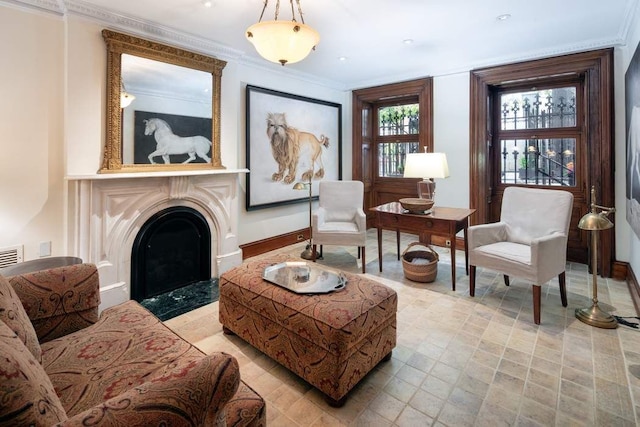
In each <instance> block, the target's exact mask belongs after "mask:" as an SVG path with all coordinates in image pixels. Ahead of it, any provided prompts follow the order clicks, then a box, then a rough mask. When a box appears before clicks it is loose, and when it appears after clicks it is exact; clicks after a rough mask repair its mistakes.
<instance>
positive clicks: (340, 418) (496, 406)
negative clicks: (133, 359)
mask: <svg viewBox="0 0 640 427" xmlns="http://www.w3.org/2000/svg"><path fill="white" fill-rule="evenodd" d="M383 240H384V241H383V273H378V259H377V243H376V242H377V239H376V231H375V229H372V230H370V234H369V239H368V245H367V276H368V277H369V278H371V279H372V280H378V281H380V282H382V283H384V284H386V285H388V286H390V287H392V288H393V289H395V290H396V291H397V293H398V313H397V319H398V344H397V347H396V348H395V349H394V351H393V357H392V359H391V361H389V362H386V363H384V362H383V363H382V364H380V365H379V366H378V367H377V368H376V369H375V370H373V371H372V372H371V373H370V374H369V375H368V376H366V377H365V378H364V379H363V380H362V381H361V382H360V384H358V386H356V388H354V389H353V390H352V391H351V393H350V395H349V398H348V400H347V403H346V405H345V406H344V407H342V408H332V407H329V406H328V405H327V404H326V403H325V402H324V400H323V398H322V396H321V394H320V393H319V392H318V391H317V390H315V389H313V388H312V387H310V386H309V385H308V384H307V383H305V382H304V381H303V380H301V379H300V378H298V377H296V376H295V375H293V374H291V373H290V372H288V371H287V370H286V369H285V368H283V367H281V366H280V365H278V364H277V363H276V362H274V361H273V360H271V359H270V358H269V357H267V356H266V355H264V354H262V353H261V352H259V351H257V350H255V349H253V348H252V347H250V346H249V345H248V344H246V343H245V342H243V341H242V340H241V339H239V338H237V337H228V336H225V335H223V334H222V327H221V325H220V323H219V322H218V303H217V302H216V303H213V304H209V305H207V306H204V307H201V308H199V309H197V310H194V311H192V312H189V313H186V314H183V315H181V316H179V317H176V318H174V319H171V320H168V321H166V322H165V323H166V324H167V325H168V326H169V327H171V328H172V329H174V330H175V331H176V332H178V333H179V334H180V335H182V336H183V337H184V338H186V339H187V340H189V341H190V342H192V343H193V344H194V345H196V346H197V347H199V348H200V349H201V350H203V351H204V352H207V353H209V352H213V351H226V352H228V353H230V354H232V355H234V356H235V357H236V358H237V359H238V362H239V364H240V372H241V375H242V378H243V379H244V381H246V382H247V383H248V384H250V385H251V386H252V387H253V388H254V389H255V390H256V391H258V392H259V393H260V394H261V395H262V396H263V397H264V398H265V400H266V402H267V414H268V415H267V417H268V424H269V425H270V426H278V427H279V426H360V425H361V426H426V425H434V426H471V425H477V426H485V425H486V426H492V427H495V426H501V425H505V426H506V425H518V426H554V425H555V426H583V425H586V426H589V425H597V426H614V425H615V426H627V425H628V426H634V425H637V423H638V422H640V417H639V415H640V379H639V378H640V339H638V338H640V335H638V334H639V333H640V331H639V330H636V329H633V328H629V327H619V328H618V329H614V330H606V329H598V328H594V327H591V326H588V325H585V324H583V323H582V322H580V321H578V320H577V319H576V318H575V317H574V311H575V309H576V308H581V307H588V306H589V305H591V304H590V301H591V300H590V295H591V278H590V276H589V275H588V272H587V267H586V266H585V265H582V264H574V263H570V264H568V266H567V294H568V300H569V306H568V307H567V308H564V307H562V304H561V302H560V295H559V291H558V283H557V279H556V280H555V281H552V282H550V283H549V284H547V285H546V286H544V287H543V301H542V324H541V325H540V326H536V325H535V324H534V323H533V314H532V303H531V290H530V284H528V283H524V282H523V281H521V280H518V279H517V278H512V282H511V286H509V287H506V286H504V284H503V282H502V276H501V275H499V274H497V273H495V272H493V271H487V270H481V269H478V278H477V284H476V296H475V298H471V297H470V296H469V285H468V283H469V281H468V276H466V275H465V269H464V253H463V252H460V253H459V254H458V256H457V257H456V261H457V262H456V264H457V283H456V291H455V292H454V291H452V290H451V285H450V263H449V261H450V258H449V254H448V250H447V249H445V248H438V252H439V253H440V254H441V255H440V261H439V264H438V276H437V278H436V281H435V282H433V283H429V284H426V283H416V282H411V281H408V280H406V279H405V278H404V274H403V271H402V264H401V262H400V261H398V260H397V258H396V249H395V248H396V243H395V233H393V232H384V233H383ZM413 240H415V238H414V236H410V235H403V236H402V243H401V248H405V247H406V246H407V245H408V243H409V242H411V241H413ZM302 249H304V245H303V244H297V245H293V246H289V247H286V248H283V249H280V250H278V251H277V252H285V253H290V254H292V255H297V254H299V253H300V252H301V251H302ZM415 249H419V247H416V248H415ZM356 254H357V252H356V248H341V247H330V246H328V247H325V248H324V260H322V261H319V262H320V263H321V264H324V265H326V266H331V267H334V268H339V269H342V270H346V271H350V272H352V273H359V272H360V271H361V270H360V268H361V267H359V265H360V264H359V260H357V258H356ZM261 256H268V254H265V255H261ZM598 297H599V300H600V306H601V308H603V309H605V310H607V311H609V312H612V313H614V314H617V315H620V316H635V310H634V307H633V303H632V301H631V298H630V296H629V292H628V290H627V286H626V284H625V282H622V281H616V280H612V279H604V278H601V277H598Z"/></svg>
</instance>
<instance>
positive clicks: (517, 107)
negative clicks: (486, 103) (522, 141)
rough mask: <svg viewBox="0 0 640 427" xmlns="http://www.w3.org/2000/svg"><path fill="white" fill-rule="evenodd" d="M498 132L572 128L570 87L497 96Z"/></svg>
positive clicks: (573, 103) (573, 100) (573, 102)
mask: <svg viewBox="0 0 640 427" xmlns="http://www.w3.org/2000/svg"><path fill="white" fill-rule="evenodd" d="M500 106H501V115H500V117H501V119H500V129H501V130H516V129H546V128H564V127H575V126H576V88H575V87H574V86H570V87H562V88H553V89H544V90H530V91H525V92H517V93H504V94H502V95H501V96H500Z"/></svg>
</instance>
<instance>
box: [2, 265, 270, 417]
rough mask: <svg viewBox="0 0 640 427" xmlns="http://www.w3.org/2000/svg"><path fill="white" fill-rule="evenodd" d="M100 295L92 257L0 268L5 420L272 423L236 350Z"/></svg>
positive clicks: (134, 304)
mask: <svg viewBox="0 0 640 427" xmlns="http://www.w3.org/2000/svg"><path fill="white" fill-rule="evenodd" d="M99 295H100V294H99V280H98V273H97V270H96V267H95V265H93V264H77V265H72V266H65V267H58V268H51V269H47V270H42V271H38V272H32V273H25V274H18V275H15V276H11V277H6V278H5V277H2V276H0V425H3V426H5V425H12V426H13V425H15V426H23V425H33V426H52V425H60V426H81V425H82V426H84V425H103V426H116V425H122V426H143V425H144V426H151V425H165V426H183V425H184V426H186V425H191V426H193V425H197V426H210V425H228V426H263V425H265V423H266V419H265V404H264V400H263V399H262V398H261V397H260V396H259V395H258V394H256V393H255V392H254V391H253V390H252V389H251V388H249V387H248V386H247V385H246V384H244V383H243V382H242V381H241V380H240V372H239V369H238V363H237V361H236V360H235V358H233V357H232V356H230V355H228V354H225V353H214V354H211V355H205V354H203V353H202V352H201V351H200V350H198V349H197V348H195V347H193V346H192V345H190V344H189V343H188V342H186V341H184V340H183V339H182V338H180V337H179V336H178V335H176V334H175V333H174V332H172V331H171V330H170V329H169V328H167V327H166V326H164V325H163V324H162V322H160V321H159V320H158V319H157V318H156V317H155V316H153V315H152V314H151V313H149V312H148V311H147V310H146V309H144V308H143V307H142V306H140V305H139V304H138V303H136V302H135V301H128V302H126V303H123V304H121V305H118V306H116V307H111V308H108V309H106V310H104V311H103V312H102V313H101V315H100V316H98V304H99V298H100V296H99Z"/></svg>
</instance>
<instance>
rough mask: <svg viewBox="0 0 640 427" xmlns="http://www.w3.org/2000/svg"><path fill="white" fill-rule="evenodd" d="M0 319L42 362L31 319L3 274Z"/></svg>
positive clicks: (0, 286) (0, 278)
mask: <svg viewBox="0 0 640 427" xmlns="http://www.w3.org/2000/svg"><path fill="white" fill-rule="evenodd" d="M0 320H1V321H3V322H4V323H5V324H6V325H7V326H8V327H10V328H11V329H12V330H13V331H14V332H15V333H16V334H18V337H19V338H20V341H22V342H23V343H24V345H25V346H27V348H28V349H29V351H30V352H31V354H33V357H34V358H35V359H36V360H37V361H38V362H42V350H41V349H40V343H39V342H38V336H37V335H36V331H35V329H33V325H32V324H31V320H29V316H27V312H26V311H25V309H24V306H23V305H22V302H20V298H18V295H17V294H16V291H15V290H14V289H13V286H11V284H10V283H9V281H8V280H7V279H6V278H4V277H3V276H2V275H0Z"/></svg>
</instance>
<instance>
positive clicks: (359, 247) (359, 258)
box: [358, 246, 360, 259]
mask: <svg viewBox="0 0 640 427" xmlns="http://www.w3.org/2000/svg"><path fill="white" fill-rule="evenodd" d="M358 259H360V246H358Z"/></svg>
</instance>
